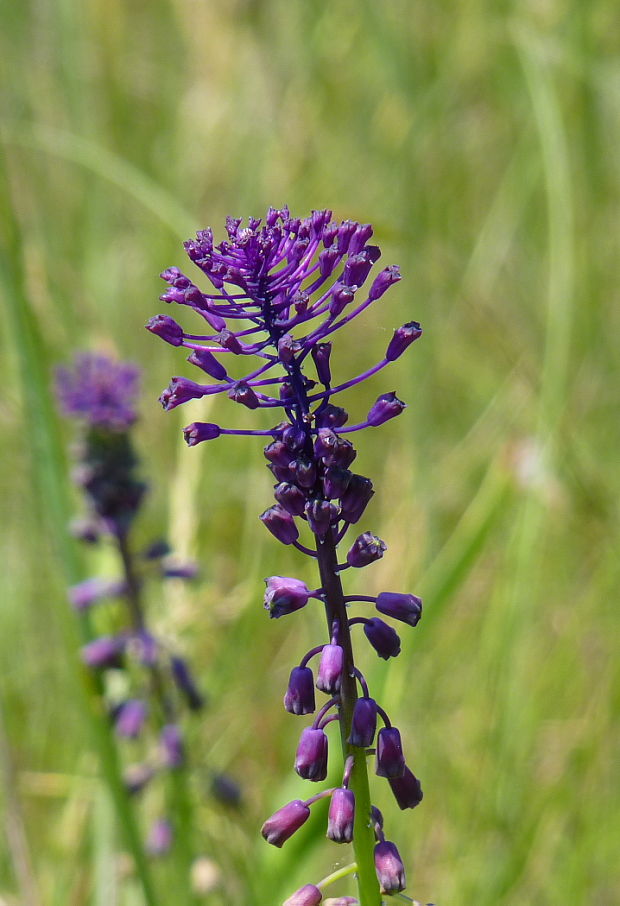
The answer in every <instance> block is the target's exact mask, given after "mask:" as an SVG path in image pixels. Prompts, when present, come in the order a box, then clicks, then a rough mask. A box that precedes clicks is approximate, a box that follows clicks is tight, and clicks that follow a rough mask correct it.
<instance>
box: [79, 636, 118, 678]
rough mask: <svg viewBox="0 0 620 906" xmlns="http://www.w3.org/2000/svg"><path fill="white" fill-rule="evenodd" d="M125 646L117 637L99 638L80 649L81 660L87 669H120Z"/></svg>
mask: <svg viewBox="0 0 620 906" xmlns="http://www.w3.org/2000/svg"><path fill="white" fill-rule="evenodd" d="M124 649H125V644H124V641H123V639H121V638H119V637H118V636H101V637H100V638H98V639H94V640H93V641H92V642H89V643H88V644H87V645H84V647H83V648H82V660H83V661H84V663H85V664H86V666H87V667H92V668H93V669H99V670H103V669H105V668H107V667H122V665H123V652H124Z"/></svg>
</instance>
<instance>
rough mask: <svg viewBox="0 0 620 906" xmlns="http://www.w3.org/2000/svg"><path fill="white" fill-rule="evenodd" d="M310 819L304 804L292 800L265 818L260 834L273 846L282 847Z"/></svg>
mask: <svg viewBox="0 0 620 906" xmlns="http://www.w3.org/2000/svg"><path fill="white" fill-rule="evenodd" d="M309 817H310V809H309V808H308V806H307V805H306V803H305V802H302V801H301V800H300V799H294V800H293V802H289V803H288V804H287V805H284V806H283V807H282V808H281V809H278V811H277V812H274V814H273V815H272V816H271V818H267V820H266V821H265V823H264V824H263V826H262V828H261V834H262V835H263V837H264V838H265V840H266V841H267V843H271V844H272V845H273V846H277V847H280V846H283V845H284V843H286V841H287V840H288V839H289V837H292V836H293V834H294V833H295V831H298V830H299V828H300V827H301V826H302V824H305V823H306V821H307V820H308V818H309Z"/></svg>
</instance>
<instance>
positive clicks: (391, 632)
mask: <svg viewBox="0 0 620 906" xmlns="http://www.w3.org/2000/svg"><path fill="white" fill-rule="evenodd" d="M364 632H365V633H366V638H367V639H368V641H369V642H370V644H371V645H372V647H373V648H374V649H375V651H376V652H377V654H378V655H379V657H382V658H383V659H384V660H385V661H387V659H388V658H391V657H396V656H397V655H399V654H400V637H399V635H398V633H397V632H396V630H395V629H392V627H391V626H389V625H388V624H387V623H385V622H384V621H383V620H380V619H379V617H372V618H371V619H370V620H368V621H367V622H366V623H364Z"/></svg>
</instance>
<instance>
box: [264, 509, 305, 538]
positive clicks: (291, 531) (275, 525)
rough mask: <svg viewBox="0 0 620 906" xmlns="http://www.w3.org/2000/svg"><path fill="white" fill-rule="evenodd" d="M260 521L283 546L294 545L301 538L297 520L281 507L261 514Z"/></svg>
mask: <svg viewBox="0 0 620 906" xmlns="http://www.w3.org/2000/svg"><path fill="white" fill-rule="evenodd" d="M260 519H261V522H262V523H263V524H264V525H266V526H267V528H268V529H269V531H270V532H271V534H272V535H273V536H274V537H275V538H277V539H278V541H281V542H282V544H292V543H293V541H297V539H298V538H299V529H298V528H297V526H296V525H295V520H294V519H293V517H292V516H291V514H290V513H288V512H287V511H286V510H285V509H284V508H283V507H281V506H279V505H276V506H272V507H269V509H268V510H265V512H264V513H262V514H261V516H260Z"/></svg>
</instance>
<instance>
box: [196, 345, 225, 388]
mask: <svg viewBox="0 0 620 906" xmlns="http://www.w3.org/2000/svg"><path fill="white" fill-rule="evenodd" d="M187 361H188V362H189V363H190V364H192V365H197V366H198V367H199V368H202V370H203V371H204V372H205V373H206V374H208V375H209V377H212V378H214V379H215V380H216V381H223V380H224V379H225V378H226V377H227V376H228V375H227V373H226V369H225V368H224V366H223V365H222V363H221V362H219V361H218V360H217V359H216V358H215V356H214V355H213V353H212V352H209V350H208V349H194V350H193V351H192V354H191V355H188V357H187Z"/></svg>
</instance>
